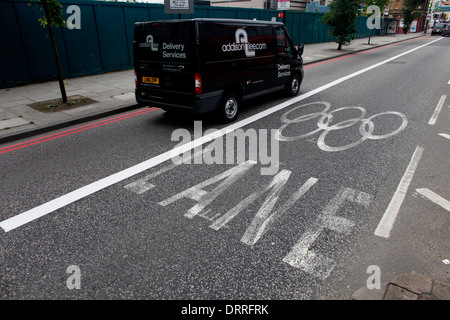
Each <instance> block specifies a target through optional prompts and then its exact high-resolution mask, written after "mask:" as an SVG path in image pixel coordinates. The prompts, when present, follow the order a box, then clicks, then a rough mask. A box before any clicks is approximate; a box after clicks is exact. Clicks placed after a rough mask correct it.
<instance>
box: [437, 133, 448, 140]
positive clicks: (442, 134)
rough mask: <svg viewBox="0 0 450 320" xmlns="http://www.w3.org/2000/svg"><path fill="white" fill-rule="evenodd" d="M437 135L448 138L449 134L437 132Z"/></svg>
mask: <svg viewBox="0 0 450 320" xmlns="http://www.w3.org/2000/svg"><path fill="white" fill-rule="evenodd" d="M438 135H439V136H441V137H444V138H447V139H450V134H446V133H438Z"/></svg>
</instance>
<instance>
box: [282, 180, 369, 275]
mask: <svg viewBox="0 0 450 320" xmlns="http://www.w3.org/2000/svg"><path fill="white" fill-rule="evenodd" d="M371 198H372V197H371V196H370V195H369V194H367V193H364V192H360V191H356V190H353V189H350V188H341V189H340V190H339V192H338V193H337V194H336V195H335V196H334V198H333V199H331V200H330V202H329V203H328V205H327V206H326V207H325V209H324V210H323V211H322V214H321V215H320V216H319V217H318V218H317V219H316V221H315V222H314V224H313V225H312V226H311V227H309V228H308V229H307V230H306V231H305V232H304V233H303V234H302V236H301V238H300V240H298V242H297V243H296V244H295V245H294V246H293V247H292V249H291V251H290V252H289V253H288V254H287V255H286V256H285V257H284V258H283V262H286V263H287V264H289V265H291V266H292V267H294V268H298V269H301V270H303V271H305V272H307V273H309V274H312V275H314V276H316V277H318V278H320V279H322V280H325V279H326V278H328V276H329V274H330V273H331V271H332V270H333V268H334V266H335V265H336V262H335V261H334V259H331V258H329V257H326V256H324V255H322V254H320V253H317V252H315V251H314V250H313V249H312V248H311V247H312V246H313V243H314V242H315V241H316V239H317V238H318V237H319V236H320V234H321V233H322V231H324V229H325V228H326V229H330V230H333V231H335V232H337V233H343V234H345V235H349V234H350V233H351V231H352V228H353V226H354V225H355V223H354V222H353V221H350V220H348V219H346V218H342V217H339V216H336V214H337V212H338V210H339V209H340V208H341V207H342V206H343V205H344V203H345V201H350V202H355V203H358V204H361V205H363V206H365V207H367V206H368V205H369V203H370V201H371Z"/></svg>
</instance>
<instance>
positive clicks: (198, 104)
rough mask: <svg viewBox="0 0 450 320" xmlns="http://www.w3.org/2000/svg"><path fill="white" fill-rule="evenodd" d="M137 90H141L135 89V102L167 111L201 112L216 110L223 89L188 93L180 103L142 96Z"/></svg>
mask: <svg viewBox="0 0 450 320" xmlns="http://www.w3.org/2000/svg"><path fill="white" fill-rule="evenodd" d="M139 91H141V90H138V89H136V91H135V95H136V101H137V103H139V104H141V105H148V106H151V107H157V108H161V109H164V110H168V111H172V110H173V111H185V112H189V113H193V114H202V113H208V112H212V111H215V110H217V107H218V106H219V103H220V99H221V97H222V94H223V90H219V91H214V92H210V93H205V94H201V95H189V96H188V97H187V99H185V101H186V103H182V104H180V103H172V102H169V101H167V100H165V99H160V98H156V97H152V96H143V95H142V94H141V93H140V92H139ZM189 100H190V101H189Z"/></svg>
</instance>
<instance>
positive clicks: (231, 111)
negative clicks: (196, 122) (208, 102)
mask: <svg viewBox="0 0 450 320" xmlns="http://www.w3.org/2000/svg"><path fill="white" fill-rule="evenodd" d="M239 107H240V100H239V97H238V95H237V94H235V93H233V92H229V93H225V94H224V96H223V98H222V101H221V103H220V106H219V109H218V110H217V118H218V119H219V121H221V122H225V123H226V122H233V121H234V120H236V118H237V116H238V113H239Z"/></svg>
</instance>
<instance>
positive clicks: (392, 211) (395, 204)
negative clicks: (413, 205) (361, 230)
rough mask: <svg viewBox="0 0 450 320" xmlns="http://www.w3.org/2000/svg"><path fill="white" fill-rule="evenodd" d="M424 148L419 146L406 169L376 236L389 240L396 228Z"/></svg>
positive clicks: (376, 231)
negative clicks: (396, 220) (395, 225)
mask: <svg viewBox="0 0 450 320" xmlns="http://www.w3.org/2000/svg"><path fill="white" fill-rule="evenodd" d="M422 153H423V148H422V147H420V146H417V148H416V150H415V151H414V154H413V156H412V158H411V161H410V162H409V165H408V167H407V168H406V171H405V173H404V174H403V177H402V179H401V180H400V184H399V185H398V187H397V190H395V193H394V196H393V197H392V199H391V202H390V203H389V206H388V207H387V209H386V211H385V212H384V215H383V217H382V218H381V220H380V222H379V224H378V227H377V229H376V230H375V235H376V236H379V237H383V238H389V236H390V232H391V229H392V227H393V226H394V222H395V219H396V218H397V214H398V212H399V210H400V207H401V205H402V203H403V200H404V199H405V195H406V192H407V191H408V188H409V185H410V183H411V181H412V178H413V176H414V172H415V171H416V169H417V166H418V164H419V161H420V158H421V157H422Z"/></svg>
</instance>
